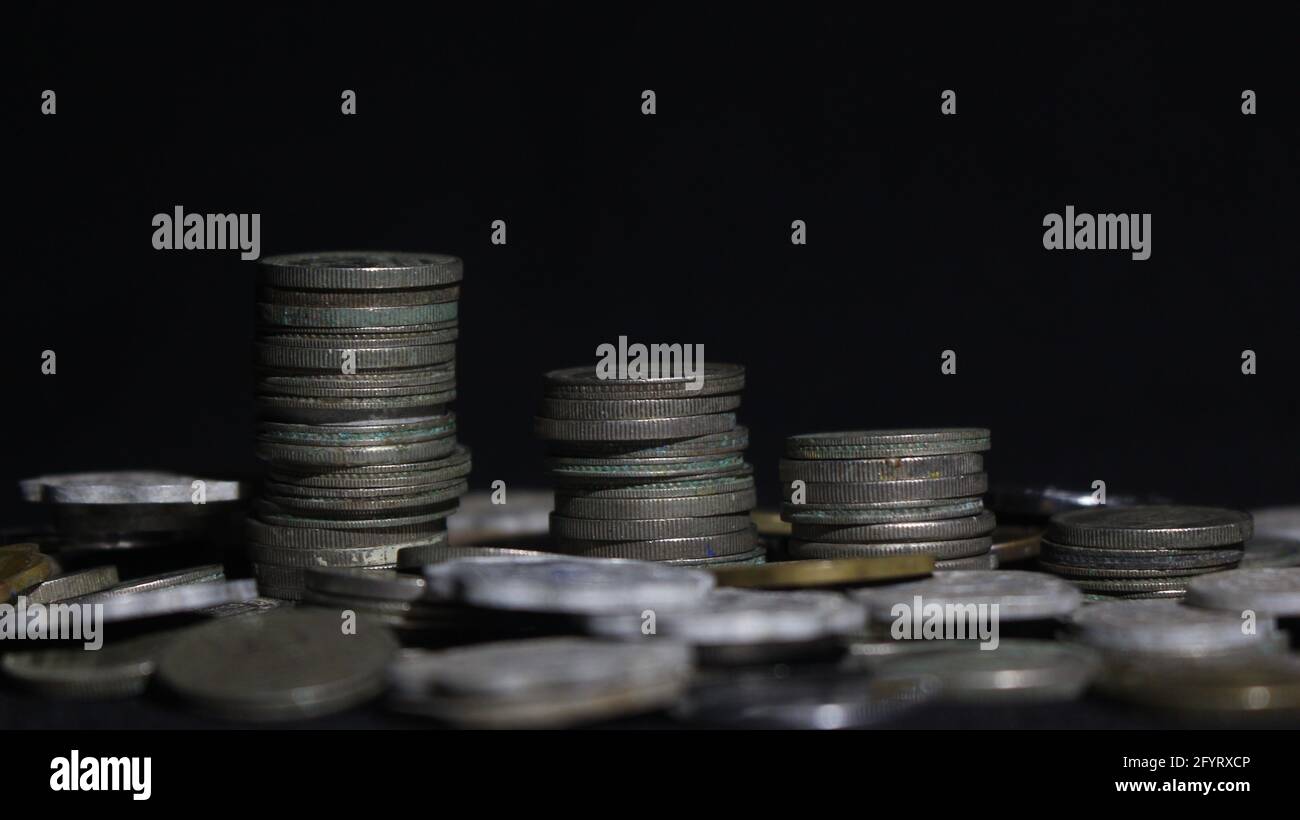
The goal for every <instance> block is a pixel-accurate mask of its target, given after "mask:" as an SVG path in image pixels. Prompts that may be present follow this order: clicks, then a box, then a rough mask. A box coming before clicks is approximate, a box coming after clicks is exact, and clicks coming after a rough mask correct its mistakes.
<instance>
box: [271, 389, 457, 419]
mask: <svg viewBox="0 0 1300 820" xmlns="http://www.w3.org/2000/svg"><path fill="white" fill-rule="evenodd" d="M455 398H456V391H455V390H443V391H441V392H438V393H419V394H415V395H410V396H386V397H384V398H331V399H321V398H307V397H301V396H266V395H259V396H258V397H257V406H258V408H259V410H260V411H261V413H262V415H263V416H265V417H267V418H277V419H282V420H285V421H301V422H307V423H310V424H337V423H343V422H350V421H373V420H376V419H388V418H401V417H404V416H410V415H419V414H421V413H439V412H442V411H443V410H445V409H446V407H447V404H448V403H449V402H451V401H453V400H455Z"/></svg>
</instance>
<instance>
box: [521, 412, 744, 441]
mask: <svg viewBox="0 0 1300 820" xmlns="http://www.w3.org/2000/svg"><path fill="white" fill-rule="evenodd" d="M735 426H736V414H735V413H711V414H709V415H705V416H678V417H676V418H651V419H612V420H608V419H607V420H598V421H587V420H583V419H548V418H544V417H542V416H538V417H537V418H536V419H535V420H534V424H533V429H534V431H535V432H536V433H537V436H538V438H542V439H548V440H555V441H645V440H651V441H658V440H661V439H672V438H689V437H692V436H706V435H709V434H711V433H722V432H725V431H727V430H730V429H731V428H733V427H735Z"/></svg>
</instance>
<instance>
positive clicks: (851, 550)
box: [789, 536, 993, 560]
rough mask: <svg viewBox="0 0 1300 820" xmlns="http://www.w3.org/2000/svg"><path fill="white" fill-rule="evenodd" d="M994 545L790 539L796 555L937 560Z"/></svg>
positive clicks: (955, 541)
mask: <svg viewBox="0 0 1300 820" xmlns="http://www.w3.org/2000/svg"><path fill="white" fill-rule="evenodd" d="M992 546H993V539H992V538H990V537H988V536H983V537H980V538H953V539H950V540H947V541H905V542H898V543H893V544H889V543H879V544H839V543H835V544H829V543H825V542H821V541H799V540H797V539H793V538H792V539H790V545H789V550H790V557H792V558H880V557H885V556H891V555H931V556H934V558H936V559H940V560H946V559H950V558H966V557H968V556H971V555H983V554H984V553H986V552H988V551H989V549H990V548H991V547H992Z"/></svg>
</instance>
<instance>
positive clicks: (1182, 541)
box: [1046, 506, 1252, 549]
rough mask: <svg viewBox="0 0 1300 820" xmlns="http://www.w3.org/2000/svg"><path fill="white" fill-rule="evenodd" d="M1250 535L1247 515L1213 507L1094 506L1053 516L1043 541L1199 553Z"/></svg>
mask: <svg viewBox="0 0 1300 820" xmlns="http://www.w3.org/2000/svg"><path fill="white" fill-rule="evenodd" d="M1251 532H1252V524H1251V519H1250V515H1249V514H1248V513H1244V512H1237V511H1236V510H1226V509H1221V508H1218V507H1182V506H1148V507H1125V508H1110V507H1099V508H1096V509H1091V510H1075V511H1073V512H1066V513H1061V514H1059V515H1055V516H1053V517H1052V520H1051V521H1050V522H1048V525H1047V536H1046V538H1047V540H1048V541H1051V542H1053V543H1056V544H1065V545H1069V546H1075V547H1099V548H1102V549H1200V548H1204V547H1221V546H1227V545H1230V544H1240V543H1243V542H1245V541H1247V540H1249V539H1250V536H1251Z"/></svg>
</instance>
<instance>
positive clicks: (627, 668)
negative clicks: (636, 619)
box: [389, 638, 691, 728]
mask: <svg viewBox="0 0 1300 820" xmlns="http://www.w3.org/2000/svg"><path fill="white" fill-rule="evenodd" d="M690 674H691V656H690V650H689V649H688V648H687V647H686V646H684V645H682V644H677V643H672V642H669V641H659V642H638V643H621V642H612V641H598V640H591V639H585V638H541V639H536V640H528V641H503V642H498V643H491V644H484V645H481V646H473V647H468V648H464V649H452V650H448V651H444V652H426V651H421V650H405V651H403V652H402V653H401V654H399V655H398V656H397V658H396V659H395V660H394V662H393V664H392V665H391V666H390V668H389V682H390V684H391V686H392V704H393V706H394V707H395V708H397V709H399V710H401V711H407V712H415V713H419V714H425V715H429V716H432V717H437V718H439V719H441V720H445V721H447V722H450V723H455V724H457V725H462V726H472V727H480V728H547V727H562V726H571V725H575V724H580V723H589V722H591V721H595V720H601V719H608V718H613V717H618V716H620V715H626V714H636V713H638V712H645V711H650V710H653V709H656V708H659V707H662V706H664V705H666V704H668V703H670V702H671V701H672V700H673V699H674V698H676V697H677V696H678V695H679V694H680V693H681V691H682V690H683V688H684V687H685V685H686V683H687V681H688V680H689V678H690Z"/></svg>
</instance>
